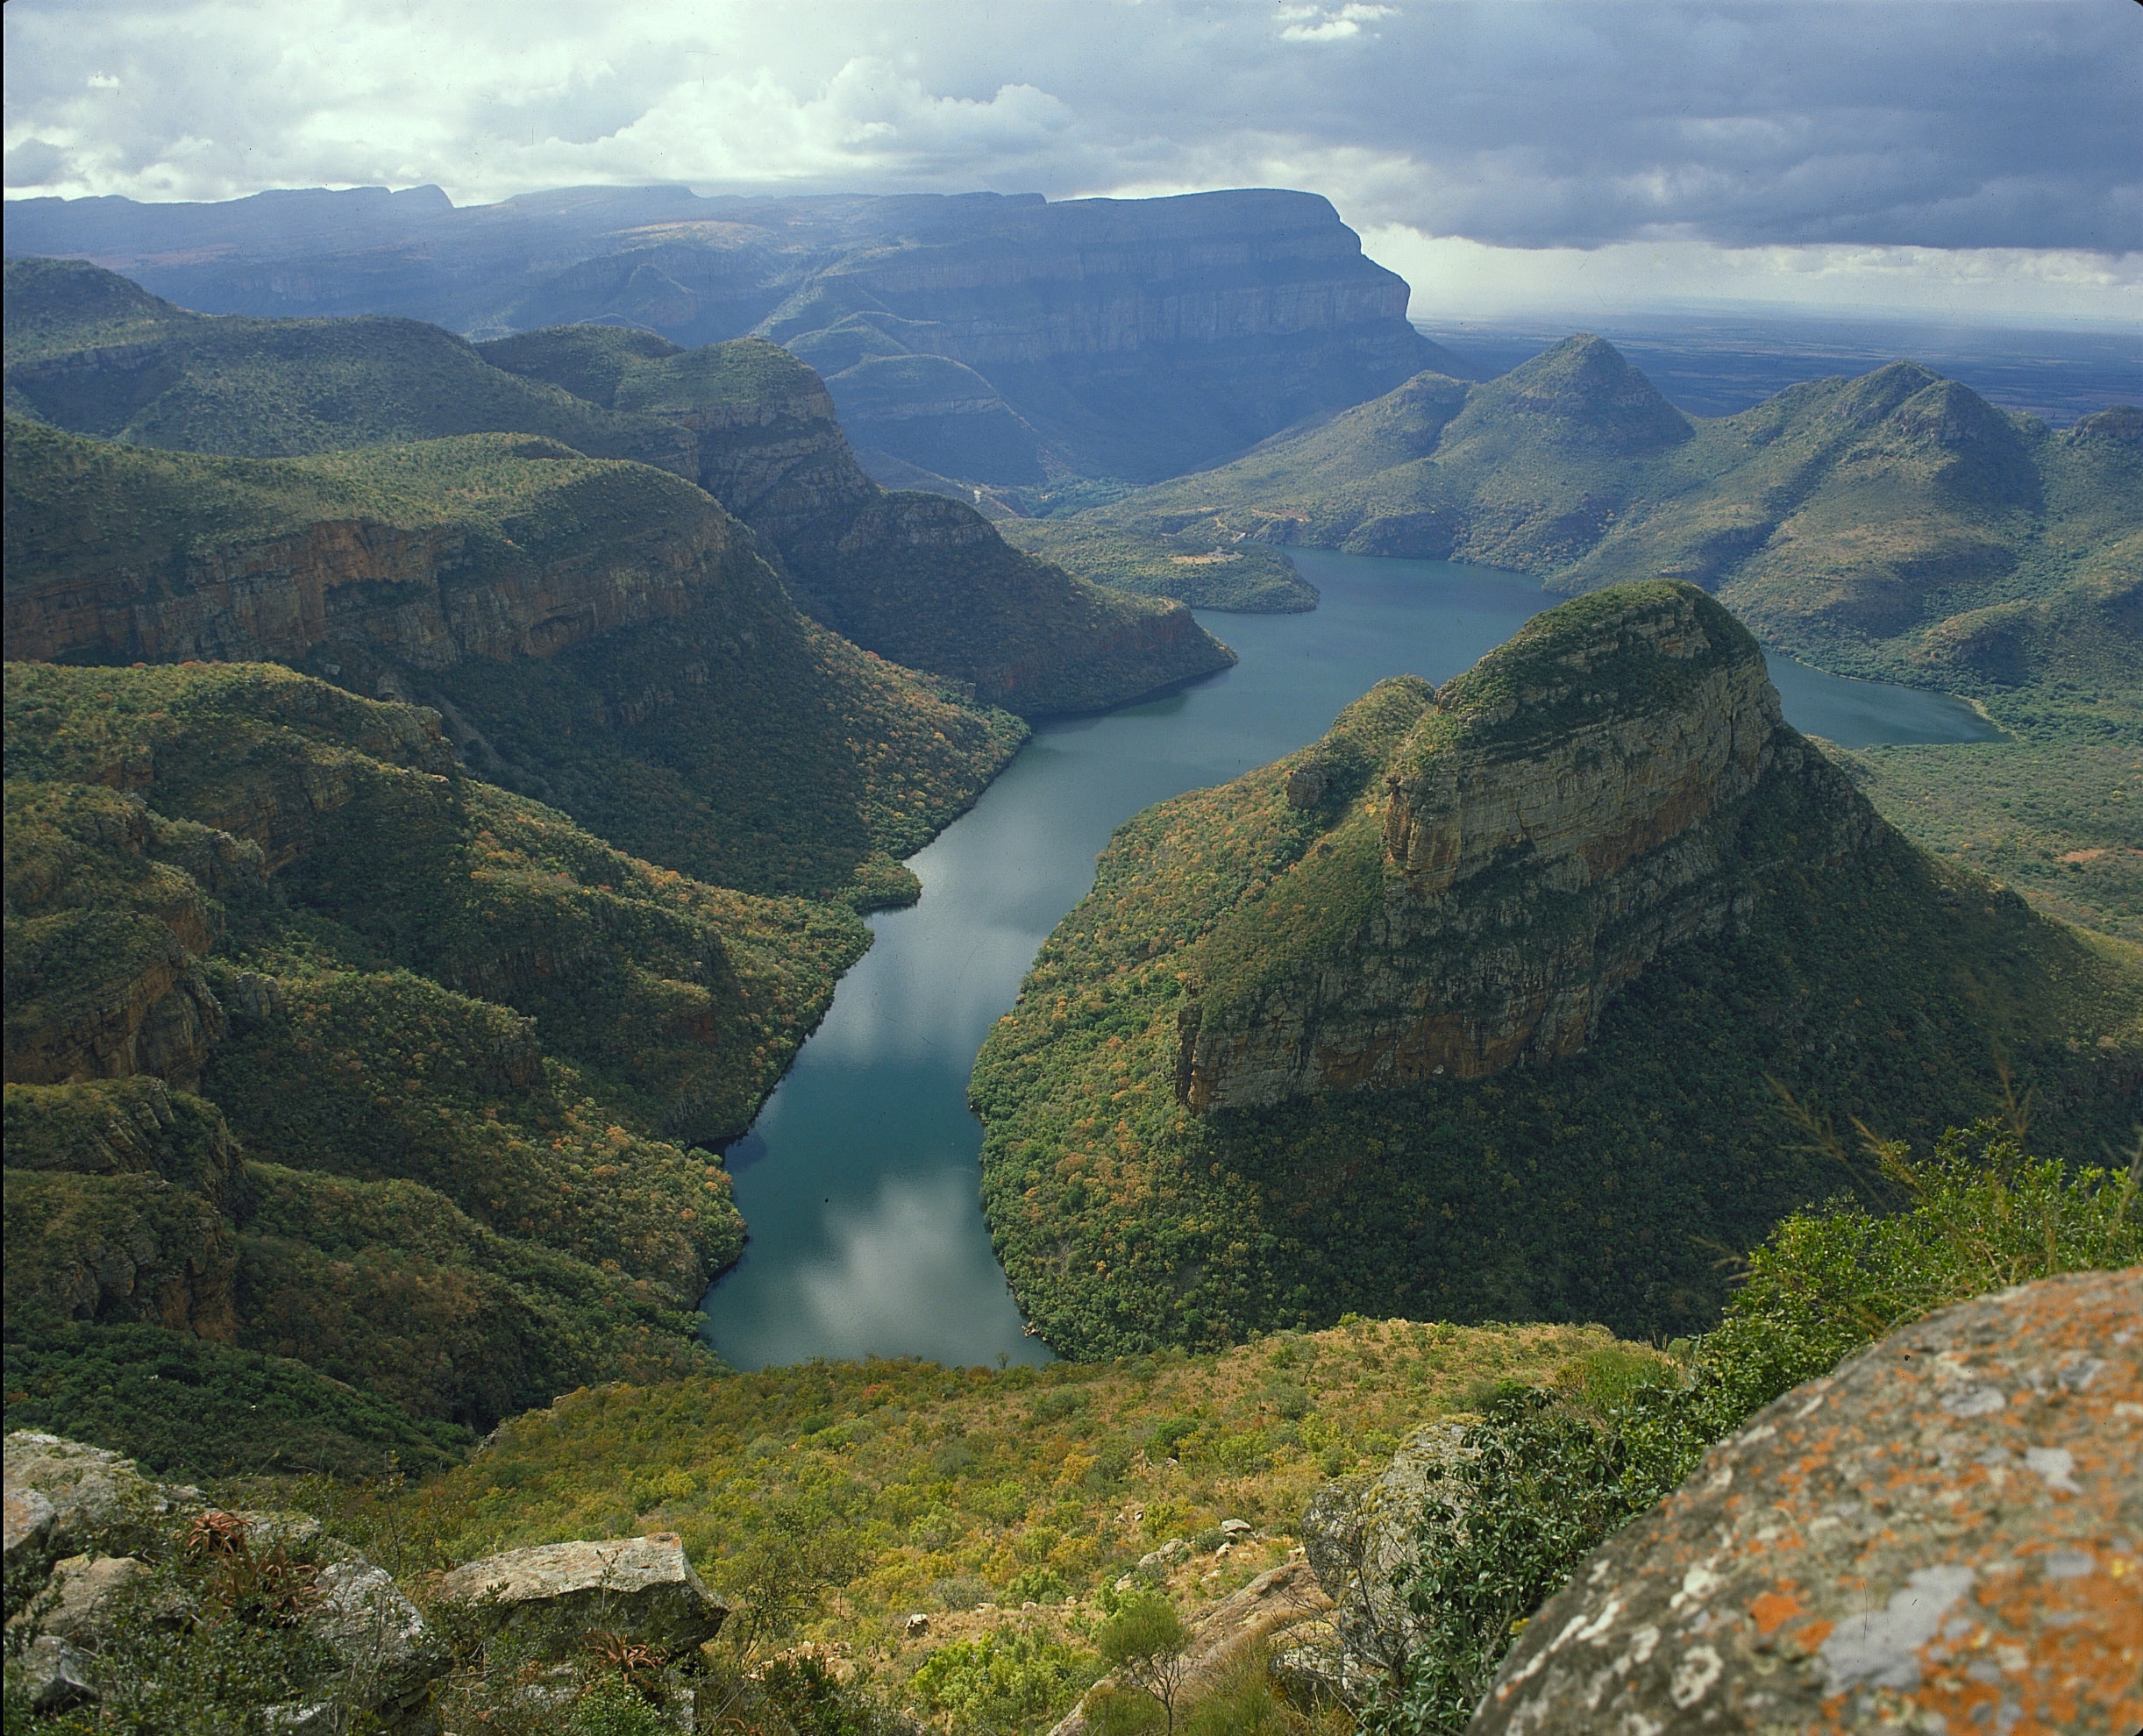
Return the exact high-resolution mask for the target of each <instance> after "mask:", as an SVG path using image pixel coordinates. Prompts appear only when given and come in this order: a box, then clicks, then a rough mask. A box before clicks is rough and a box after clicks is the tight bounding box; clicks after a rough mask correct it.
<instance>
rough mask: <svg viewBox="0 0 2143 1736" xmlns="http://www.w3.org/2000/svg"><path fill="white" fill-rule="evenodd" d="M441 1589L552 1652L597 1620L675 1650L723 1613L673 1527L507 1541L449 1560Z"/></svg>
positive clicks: (668, 1652)
mask: <svg viewBox="0 0 2143 1736" xmlns="http://www.w3.org/2000/svg"><path fill="white" fill-rule="evenodd" d="M439 1595H440V1596H441V1597H445V1598H447V1599H450V1600H452V1601H453V1602H456V1603H463V1604H473V1605H474V1606H476V1607H477V1608H478V1609H479V1610H481V1611H484V1612H485V1613H486V1614H487V1615H488V1618H489V1619H490V1621H491V1623H492V1626H493V1629H494V1631H495V1632H503V1631H510V1632H511V1633H513V1634H514V1636H515V1637H516V1639H517V1640H523V1641H524V1642H527V1643H530V1644H531V1645H533V1646H534V1647H537V1648H538V1650H548V1651H551V1652H553V1653H555V1654H559V1655H563V1654H565V1653H566V1652H567V1651H569V1650H572V1649H574V1648H577V1647H580V1645H581V1644H582V1643H583V1642H584V1641H585V1640H586V1637H587V1634H588V1633H591V1632H593V1631H595V1630H598V1629H602V1630H605V1631H608V1632H611V1633H618V1634H620V1635H622V1636H623V1637H624V1638H626V1639H629V1640H635V1641H637V1642H638V1643H640V1644H642V1645H644V1646H649V1647H653V1648H654V1649H655V1650H657V1651H658V1652H659V1653H661V1654H664V1655H665V1656H670V1657H675V1656H678V1655H680V1654H682V1653H685V1652H688V1651H690V1650H692V1649H693V1648H694V1647H696V1646H699V1645H701V1644H703V1643H704V1642H705V1641H707V1640H711V1639H713V1638H714V1637H715V1635H716V1633H718V1632H720V1631H721V1627H722V1624H723V1619H725V1618H726V1617H727V1616H728V1614H729V1611H728V1610H727V1609H726V1608H724V1607H723V1605H722V1604H718V1603H716V1601H715V1599H714V1598H713V1597H711V1596H709V1595H708V1590H707V1588H706V1586H704V1585H703V1584H701V1583H700V1576H699V1575H698V1574H697V1573H695V1572H694V1571H693V1568H692V1563H691V1562H688V1561H687V1560H686V1559H685V1546H684V1543H683V1541H682V1540H680V1538H679V1537H678V1535H677V1533H675V1532H673V1531H659V1532H656V1533H652V1534H651V1535H649V1536H646V1537H624V1538H612V1539H609V1540H605V1541H602V1542H573V1543H546V1544H544V1545H542V1546H540V1547H537V1548H533V1549H513V1550H509V1551H508V1552H507V1553H506V1554H505V1555H492V1556H489V1557H488V1558H487V1559H486V1560H483V1561H481V1562H470V1563H469V1564H468V1565H467V1566H466V1567H460V1568H456V1569H454V1570H453V1572H452V1573H450V1574H448V1575H447V1576H446V1577H445V1580H444V1581H442V1582H441V1583H440V1586H439Z"/></svg>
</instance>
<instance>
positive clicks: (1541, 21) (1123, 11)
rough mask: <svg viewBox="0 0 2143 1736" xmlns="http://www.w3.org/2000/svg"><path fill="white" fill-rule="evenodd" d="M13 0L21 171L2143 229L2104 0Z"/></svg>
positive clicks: (1517, 240)
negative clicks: (1288, 199) (455, 0)
mask: <svg viewBox="0 0 2143 1736" xmlns="http://www.w3.org/2000/svg"><path fill="white" fill-rule="evenodd" d="M2121 10H2122V11H2123V12H2124V13H2125V9H2121ZM1816 17H1817V15H1816V14H1814V13H1812V12H1811V11H1810V10H1809V9H1806V8H1800V7H1745V6H1740V5H1734V4H1720V0H1627V4H1612V5H1600V4H1570V3H1569V0H1539V4H1525V5H1517V4H1507V0H1484V4H1473V3H1472V0H1453V3H1452V4H1436V5H1433V6H1431V5H1417V6H1413V7H1409V8H1406V9H1404V11H1402V10H1401V9H1400V8H1399V7H1396V6H1392V5H1386V4H1360V3H1359V0H1356V3H1354V4H1330V0H1288V4H1285V5H1283V6H1281V7H1278V8H1277V9H1273V10H1270V11H1268V10H1265V9H1263V8H1259V7H1252V6H1238V7H1217V8H1216V7H1212V6H1210V5H1208V4H1201V0H1086V4H1078V5H1073V4H1029V5H1025V6H1021V7H1012V8H1007V7H1001V6H993V5H989V4H984V0H941V4H938V5H936V6H932V7H929V8H924V7H912V6H897V7H896V6H886V5H884V4H879V0H813V4H810V5H808V6H789V7H770V6H765V5H763V4H756V3H755V0H754V3H753V4H747V0H635V4H632V5H630V6H616V5H614V6H610V7H607V8H604V7H593V8H591V7H588V6H586V5H585V4H574V3H573V0H520V4H516V6H515V7H512V8H505V7H484V6H449V7H416V6H410V5H400V6H395V5H389V6H380V5H378V4H368V3H367V0H302V4H301V0H13V4H10V5H9V6H8V7H7V8H6V9H5V12H4V26H0V27H4V32H5V38H6V50H7V52H6V56H5V62H4V75H5V79H6V93H7V94H6V125H5V132H4V143H5V146H6V149H7V151H8V153H9V156H8V160H7V167H8V184H9V187H10V189H11V192H14V193H22V192H42V193H54V194H60V195H62V196H79V195H82V194H112V193H117V194H125V195H127V196H132V197H136V198H150V199H174V198H185V199H214V198H227V197H231V196H235V195H238V194H241V193H246V192H252V191H255V190H258V189H261V188H264V187H276V186H283V187H288V186H352V185H363V184H380V183H384V184H387V185H390V186H409V185H413V184H420V183H423V182H427V181H430V182H436V183H438V185H440V186H442V187H444V188H445V189H446V190H447V192H448V193H449V195H450V196H452V197H453V198H454V199H455V200H456V201H457V202H458V203H465V204H466V203H478V202H484V201H488V200H494V199H498V198H502V197H505V196H509V195H512V194H515V193H520V192H527V191H533V190H536V189H541V188H545V187H554V186H570V185H583V184H589V183H612V184H616V183H633V182H645V181H684V182H687V184H690V185H692V186H694V187H695V188H697V189H700V190H701V191H716V190H723V191H738V192H751V191H768V192H772V191H782V190H790V191H837V190H851V191H857V192H896V191H940V192H953V191H965V190H971V189H989V190H994V191H998V192H1041V193H1045V194H1047V195H1048V196H1050V197H1052V198H1062V197H1067V196H1079V195H1088V194H1120V195H1130V194H1133V193H1136V192H1152V191H1159V190H1171V191H1177V190H1188V189H1200V188H1212V187H1228V186H1246V185H1267V186H1271V185H1284V186H1285V185H1292V186H1298V187H1306V188H1309V189H1313V190H1315V191H1319V192H1322V193H1324V194H1326V195H1328V196H1330V197H1331V198H1332V199H1333V201H1334V202H1335V203H1336V204H1337V205H1338V206H1339V207H1340V208H1341V210H1342V212H1344V213H1346V214H1347V215H1348V216H1349V219H1350V220H1351V221H1355V222H1357V223H1360V224H1370V225H1372V226H1392V225H1396V226H1401V227H1405V228H1406V229H1410V230H1412V231H1416V232H1418V233H1419V234H1420V235H1422V236H1425V237H1427V236H1439V237H1460V238H1466V239H1467V240H1469V241H1470V242H1472V243H1474V244H1477V245H1480V246H1483V247H1485V248H1489V249H1497V248H1506V249H1507V248H1518V249H1524V250H1528V251H1531V250H1538V249H1541V248H1559V249H1580V250H1582V249H1601V248H1613V247H1618V246H1629V245H1638V244H1642V245H1649V246H1655V247H1656V246H1668V247H1671V246H1675V245H1681V244H1684V243H1686V244H1691V245H1699V246H1708V247H1710V248H1712V249H1724V250H1727V252H1730V253H1736V254H1740V253H1748V251H1749V250H1751V249H1760V248H1764V247H1776V246H1785V247H1802V248H1810V247H1812V248H1825V247H1841V248H1846V249H1866V248H1870V247H1874V248H1882V247H1900V246H1903V247H1915V248H1921V249H1928V248H1933V249H1940V250H1961V251H1968V252H1969V251H1976V250H1985V249H1990V248H1991V249H2006V250H2026V251H2030V250H2037V249H2049V248H2050V249H2054V250H2059V251H2061V252H2063V253H2077V254H2097V255H2099V256H2102V257H2113V256H2118V255H2120V254H2123V253H2129V252H2133V251H2136V250H2138V249H2139V248H2143V158H2139V156H2138V155H2137V153H2135V152H2134V151H2133V150H2132V146H2131V141H2132V139H2133V137H2134V120H2133V117H2134V112H2135V109H2136V103H2137V100H2138V96H2139V89H2138V80H2137V62H2136V60H2135V57H2134V55H2133V53H2132V46H2133V45H2132V35H2131V34H2130V33H2129V32H2131V30H2132V26H2130V25H2129V23H2128V19H2127V18H2126V17H2125V16H2117V15H2116V12H2115V10H2114V9H2113V8H2112V7H2111V6H2110V5H2107V4H2103V3H2102V0H2047V3H2046V4H2021V5H2019V4H1974V5H1960V4H1920V0H1895V4H1879V5H1860V6H1840V7H1835V8H1827V9H1825V10H1823V11H1822V12H1821V13H1820V28H1819V29H1818V28H1817V27H1816V25H1815V24H1814V22H1813V20H1814V19H1815V18H1816ZM1349 44H1352V45H1354V46H1349ZM1372 44H1373V45H1374V46H1373V50H1372V48H1371V45H1372ZM1677 257H1679V256H1678V255H1677ZM1692 257H1693V256H1692ZM1840 257H1846V255H1841V256H1840ZM1721 269H1723V267H1722V268H1721ZM1705 270H1706V271H1707V272H1708V271H1710V270H1711V267H1705ZM1914 270H1919V267H1914ZM1593 274H1594V275H1596V276H1597V275H1598V274H1599V271H1598V262H1596V266H1595V269H1594V273H1593ZM1727 275H1728V276H1730V277H1734V278H1735V280H1736V281H1740V280H1741V278H1742V277H1745V276H1747V275H1748V274H1746V273H1738V272H1737V273H1728V274H1727ZM1774 275H1776V276H1777V277H1778V278H1779V279H1780V281H1782V282H1793V283H1798V284H1800V285H1801V286H1802V287H1803V288H1810V289H1811V290H1813V289H1816V288H1825V289H1827V287H1828V285H1829V283H1830V281H1831V280H1830V279H1829V278H1827V277H1824V276H1822V275H1820V274H1815V275H1812V274H1804V273H1793V272H1785V271H1783V270H1781V271H1779V272H1776V273H1775V274H1774ZM1897 275H1898V274H1895V273H1889V272H1882V273H1878V272H1876V271H1875V270H1874V268H1873V267H1856V268H1855V276H1856V278H1858V279H1867V280H1869V281H1870V282H1871V283H1879V282H1884V281H1892V280H1893V279H1894V278H1895V277H1897ZM1903 275H1904V276H1907V277H1909V276H1911V275H1912V274H1911V273H1909V272H1908V273H1904V274H1903ZM1994 281H1999V282H2004V283H2010V284H2012V285H2014V286H2016V287H2018V288H2019V290H2020V291H2022V290H2025V289H2029V290H2030V292H2031V293H2033V294H2034V295H2036V294H2039V293H2041V292H2040V289H2038V288H2032V285H2033V280H2031V279H2029V278H2028V276H2014V275H2010V276H2004V275H2003V274H1996V278H1995V280H1994ZM1974 293H1977V291H1975V292H1974ZM1989 293H1993V292H1992V291H1990V292H1989ZM2063 293H2067V292H2063ZM2075 293H2077V294H2079V295H2081V294H2084V293H2087V291H2085V290H2084V289H2082V288H2078V289H2077V290H2076V291H2075Z"/></svg>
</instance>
